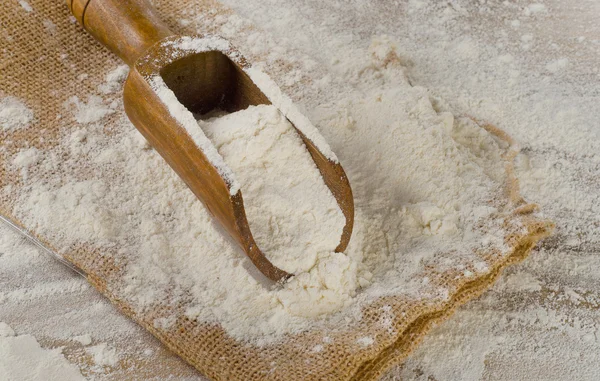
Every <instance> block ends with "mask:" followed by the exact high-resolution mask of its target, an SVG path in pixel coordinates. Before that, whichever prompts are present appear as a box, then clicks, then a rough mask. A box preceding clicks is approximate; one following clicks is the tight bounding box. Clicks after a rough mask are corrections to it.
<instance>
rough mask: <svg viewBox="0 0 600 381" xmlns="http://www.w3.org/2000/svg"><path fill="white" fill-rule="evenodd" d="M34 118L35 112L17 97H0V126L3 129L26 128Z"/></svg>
mask: <svg viewBox="0 0 600 381" xmlns="http://www.w3.org/2000/svg"><path fill="white" fill-rule="evenodd" d="M32 120H33V112H32V111H31V110H30V109H29V108H28V107H27V106H26V105H25V104H24V103H23V102H21V101H20V100H18V99H17V98H15V97H4V98H1V99H0V127H2V129H3V130H9V131H10V130H18V129H21V128H25V127H27V126H28V125H29V123H31V121H32Z"/></svg>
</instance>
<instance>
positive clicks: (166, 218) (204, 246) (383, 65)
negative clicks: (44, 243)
mask: <svg viewBox="0 0 600 381" xmlns="http://www.w3.org/2000/svg"><path fill="white" fill-rule="evenodd" d="M354 56H355V57H357V58H356V59H355V60H352V61H351V64H350V65H348V66H345V67H344V68H343V70H344V72H345V73H344V77H345V78H346V79H347V80H348V83H350V84H351V85H352V86H353V87H351V88H348V89H347V91H346V92H344V94H343V95H344V96H343V97H341V96H339V97H335V98H332V99H331V100H330V102H329V103H322V104H321V105H319V106H318V107H316V108H315V109H314V110H312V120H313V122H315V124H316V125H317V126H319V127H320V128H321V130H322V131H327V132H328V134H329V135H330V136H329V139H328V140H329V141H330V142H333V143H334V147H333V148H334V150H336V153H337V154H338V156H339V157H340V160H341V162H342V164H343V166H344V168H345V170H346V172H347V173H348V176H349V179H350V182H351V184H352V187H353V191H354V195H355V206H356V217H355V228H354V233H353V236H352V239H351V241H350V245H349V247H348V249H347V250H346V252H345V253H334V252H333V250H334V249H335V247H336V246H337V244H338V243H339V239H340V236H341V229H342V227H343V224H344V219H343V215H342V214H341V213H340V210H339V208H338V207H337V205H336V204H335V200H334V199H333V197H332V196H331V194H330V193H329V191H328V189H327V188H326V187H325V185H324V183H323V181H322V179H320V176H319V173H318V170H317V169H316V167H315V166H314V163H313V162H312V160H311V159H310V156H309V155H308V153H307V151H306V149H305V148H304V147H303V144H302V142H301V140H300V139H299V138H298V136H297V135H296V134H295V133H293V129H292V126H291V125H290V124H289V123H287V121H286V120H285V118H283V117H282V115H281V114H280V113H279V112H278V111H276V110H274V109H273V108H272V107H268V106H260V107H254V108H250V109H248V110H244V111H242V112H239V113H235V114H231V115H228V116H222V117H220V118H217V119H213V120H207V121H200V122H199V126H198V133H206V134H207V135H208V136H209V137H210V139H212V140H213V142H214V143H215V146H216V147H217V148H218V150H219V155H222V158H223V160H224V161H226V162H227V163H228V165H229V166H230V167H231V168H232V169H233V171H234V172H235V174H236V178H237V179H238V180H239V181H240V182H241V183H243V185H242V187H241V191H242V194H243V195H244V197H245V199H246V209H247V212H248V219H249V223H250V226H251V228H252V231H253V233H254V235H255V237H256V239H257V242H258V244H259V245H260V246H261V248H262V249H263V251H264V252H265V253H266V254H267V255H268V256H269V257H270V258H271V259H272V260H273V262H274V263H275V264H276V265H279V266H281V267H282V268H284V269H285V270H288V271H293V272H294V273H295V274H296V276H295V277H293V278H292V279H290V280H289V281H288V282H287V283H286V284H284V285H283V286H274V285H273V284H272V283H270V282H266V281H265V279H264V278H263V277H261V276H260V274H258V271H257V270H256V269H255V268H254V267H253V265H252V264H251V263H250V262H249V260H248V259H247V258H246V257H245V255H244V254H243V253H242V252H241V250H240V249H239V248H238V247H237V246H236V245H235V244H233V243H232V241H231V240H230V238H229V237H227V236H225V235H223V233H222V231H221V230H220V229H219V228H218V226H217V225H216V224H215V223H214V221H213V219H212V218H211V216H210V215H209V213H208V212H207V211H206V210H205V209H204V208H203V206H202V204H201V203H200V202H198V200H196V198H195V197H194V195H193V194H192V193H191V192H190V191H189V190H188V189H187V188H186V187H185V185H184V184H183V183H182V181H181V180H180V179H179V178H178V177H177V175H176V174H175V173H174V172H173V171H172V170H171V169H170V167H168V165H166V163H165V162H164V161H163V160H162V158H161V157H160V156H159V155H158V154H157V153H156V152H154V151H153V150H152V149H151V148H150V147H149V145H148V144H147V143H146V142H145V140H144V139H143V138H142V137H141V135H140V134H139V133H138V132H137V131H136V130H135V128H134V127H133V126H132V125H131V124H130V123H129V121H128V120H127V119H126V117H125V116H124V115H123V114H122V113H121V114H120V115H121V116H120V118H121V119H120V124H119V128H117V129H115V130H114V131H112V132H111V134H106V133H104V132H103V120H104V118H105V117H106V116H103V112H101V111H102V110H107V109H109V110H111V111H110V113H104V114H105V115H109V114H112V115H113V116H112V117H113V118H114V115H115V114H116V113H117V112H119V111H120V110H121V109H122V104H121V103H120V99H119V97H118V93H116V92H112V93H111V92H110V91H108V92H107V91H105V90H106V89H109V90H110V89H114V88H118V86H113V85H111V84H102V85H101V86H100V88H99V93H102V94H104V95H103V97H102V99H101V100H98V99H94V100H93V101H90V102H87V103H84V102H73V101H69V102H67V103H66V104H65V108H66V109H67V113H70V114H71V115H72V119H71V120H72V123H73V124H74V126H73V128H70V129H67V130H65V131H68V132H66V134H65V135H64V136H63V137H62V141H61V144H59V145H58V146H56V147H55V148H54V149H52V150H49V151H45V152H43V153H42V152H39V153H38V154H36V155H33V156H35V160H33V159H32V160H21V159H19V158H22V157H29V156H32V155H29V154H27V155H25V154H24V153H17V156H15V160H13V163H12V166H13V170H14V171H16V172H18V173H20V174H23V173H27V175H28V176H29V177H28V180H27V181H28V182H31V183H32V184H36V185H35V186H32V187H28V188H26V189H25V191H24V192H23V193H22V194H20V195H19V200H18V203H17V207H16V209H15V213H16V215H17V216H18V217H19V218H21V219H22V220H23V222H24V223H25V224H26V225H27V226H29V227H31V228H32V229H34V230H36V231H37V232H39V233H40V234H42V235H44V236H46V237H48V239H50V240H52V241H53V242H60V243H61V244H62V245H64V247H65V248H67V247H69V246H70V245H75V244H77V243H79V242H90V239H91V238H93V242H94V243H95V245H97V246H98V247H99V248H100V250H101V252H103V255H106V256H114V255H116V254H115V253H118V256H124V257H125V258H127V266H126V268H125V272H126V273H125V276H124V277H123V278H121V279H120V280H119V281H118V282H114V283H111V286H110V287H112V288H113V292H116V293H118V294H119V295H121V296H123V297H125V298H126V299H127V300H128V302H129V303H131V304H132V305H133V306H134V307H135V308H136V309H138V310H139V311H144V310H146V309H150V308H152V307H153V306H154V305H155V303H158V302H161V303H173V304H178V303H180V302H182V301H185V302H186V305H187V306H188V308H187V311H186V314H187V316H188V317H189V318H192V319H197V320H198V321H201V322H212V323H218V324H220V325H221V326H222V327H223V328H224V329H225V330H226V332H227V333H228V334H230V335H232V336H233V337H235V338H237V339H240V340H247V341H251V342H254V343H255V344H263V343H270V342H274V341H276V340H279V339H280V338H281V337H282V335H285V334H287V333H293V332H300V331H304V330H307V329H310V328H311V327H315V325H327V324H334V325H336V326H343V325H345V324H353V322H355V321H356V320H357V319H360V309H361V307H362V306H363V305H365V304H368V303H369V302H371V301H372V300H374V299H377V298H379V297H381V296H383V295H401V296H403V297H405V298H408V299H416V300H420V299H422V298H429V299H434V300H438V301H443V300H447V298H448V295H449V292H450V291H449V290H448V289H446V288H445V287H444V286H443V285H440V284H439V283H437V282H429V279H428V278H426V277H424V275H423V274H424V272H425V271H426V268H431V267H435V268H437V269H438V270H439V271H454V272H458V274H460V275H459V276H460V277H465V278H470V277H474V276H476V275H480V274H485V273H486V272H487V271H489V269H488V266H487V264H486V262H485V261H484V260H483V259H482V258H480V257H479V254H477V253H478V252H479V250H478V249H485V250H495V251H496V252H497V253H498V254H499V255H505V254H507V253H508V248H507V247H505V245H504V236H505V234H506V232H505V231H504V230H503V227H502V226H501V223H500V222H496V221H497V218H495V216H496V215H497V214H498V213H502V210H501V209H499V206H500V204H499V203H498V202H497V201H498V200H501V199H504V197H505V194H504V184H505V180H506V177H505V169H504V164H505V163H504V160H503V159H502V156H503V155H504V154H506V152H508V150H510V149H513V148H512V147H510V146H509V145H508V144H507V143H506V142H504V141H502V140H501V139H498V138H497V137H495V136H493V135H491V134H489V133H488V132H487V131H486V130H484V129H482V128H481V127H480V126H478V125H477V124H476V123H475V122H473V121H472V120H471V119H469V118H467V117H455V116H454V115H453V114H451V113H450V112H449V111H447V107H446V106H445V104H444V102H443V101H441V100H440V99H436V98H434V97H432V96H430V95H429V93H428V92H427V90H426V89H425V88H420V87H414V86H412V85H411V84H410V83H409V81H408V79H407V77H406V74H405V72H406V67H405V63H404V62H403V61H402V59H401V58H400V57H399V55H398V53H397V51H396V47H395V45H394V44H393V43H391V42H390V41H389V40H387V39H386V38H375V39H373V41H372V43H371V46H370V47H366V48H363V50H362V51H360V50H359V51H356V52H355V54H354ZM115 73H120V74H121V75H112V76H107V82H114V81H122V80H123V76H124V74H125V71H123V70H121V68H117V69H116V70H115ZM109 77H110V79H109ZM82 115H94V118H83V117H82ZM98 118H99V119H98ZM19 155H20V156H19ZM82 163H85V165H86V166H87V167H88V168H89V169H90V175H89V176H87V177H86V176H81V173H80V171H79V170H78V168H80V167H81V165H82ZM34 169H35V170H34ZM56 169H58V170H60V171H61V172H62V173H72V174H73V175H72V176H71V177H69V176H66V177H63V178H56V177H52V176H50V177H43V176H42V175H41V174H43V172H44V171H45V170H48V171H51V170H56ZM4 191H8V190H4ZM305 233H306V234H305ZM465 263H469V264H471V265H469V266H465ZM174 321H175V319H174V317H169V316H167V317H161V318H158V319H156V321H155V325H156V326H159V327H162V328H169V327H171V326H172V324H173V323H174ZM373 340H374V339H373V338H365V340H362V341H361V342H360V343H358V344H359V345H361V346H368V345H371V344H373V342H374V341H373Z"/></svg>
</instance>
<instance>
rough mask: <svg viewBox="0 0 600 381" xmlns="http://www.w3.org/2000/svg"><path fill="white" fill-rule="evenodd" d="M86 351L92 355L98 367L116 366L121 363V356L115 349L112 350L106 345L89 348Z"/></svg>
mask: <svg viewBox="0 0 600 381" xmlns="http://www.w3.org/2000/svg"><path fill="white" fill-rule="evenodd" d="M86 351H87V352H88V353H89V354H90V355H92V359H93V360H94V363H95V364H96V365H97V366H115V365H117V363H118V362H119V355H118V354H117V352H116V351H115V349H114V348H110V347H109V346H108V345H107V344H106V343H102V344H98V345H94V346H93V347H88V348H86Z"/></svg>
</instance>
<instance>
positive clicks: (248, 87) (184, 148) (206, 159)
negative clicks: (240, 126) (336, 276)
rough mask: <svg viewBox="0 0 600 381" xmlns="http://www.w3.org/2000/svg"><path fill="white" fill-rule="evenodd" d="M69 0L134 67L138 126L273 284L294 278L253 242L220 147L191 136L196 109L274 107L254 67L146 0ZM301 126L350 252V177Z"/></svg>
mask: <svg viewBox="0 0 600 381" xmlns="http://www.w3.org/2000/svg"><path fill="white" fill-rule="evenodd" d="M67 5H68V6H69V9H70V10H71V12H72V13H73V15H74V16H75V18H76V19H77V20H78V21H79V23H81V25H83V27H84V28H85V29H86V30H87V31H88V32H89V33H90V34H92V35H93V36H94V37H95V38H96V39H97V40H98V41H100V42H101V43H102V44H104V45H105V46H106V47H108V48H109V49H110V50H112V51H113V52H114V53H115V54H117V55H118V56H119V57H121V59H123V61H125V62H126V63H127V64H128V65H129V66H130V68H131V70H130V72H129V76H128V78H127V80H126V82H125V88H124V93H123V103H124V106H125V111H126V113H127V116H128V117H129V119H130V120H131V122H132V123H133V124H134V125H135V127H136V128H137V129H138V130H139V131H140V132H141V133H142V134H143V135H144V137H145V138H146V139H147V140H148V141H149V142H150V144H151V145H152V146H153V147H154V148H155V149H156V150H157V151H158V152H159V153H160V155H161V156H162V157H163V158H164V159H165V160H166V161H167V163H169V165H170V166H171V168H173V169H174V170H175V172H177V174H178V175H179V176H180V177H181V178H182V179H183V181H185V183H186V184H187V185H188V187H189V188H190V189H191V190H192V191H193V192H194V194H195V195H196V197H198V198H199V199H200V200H201V201H202V202H203V203H204V205H205V206H206V208H207V209H208V210H209V212H210V213H211V214H212V215H213V216H214V217H216V218H217V220H218V221H219V222H220V223H221V225H222V226H223V227H224V228H225V230H226V231H227V232H228V233H229V234H230V235H231V236H232V237H233V238H234V239H235V241H236V242H237V243H238V244H239V245H240V246H241V247H242V249H243V250H244V252H245V253H246V254H247V255H248V257H250V259H251V260H252V263H254V265H255V266H256V267H257V268H258V269H259V270H260V271H261V272H262V273H263V274H264V275H265V276H267V277H268V278H270V279H272V280H274V281H280V280H284V279H286V278H288V277H289V276H290V274H288V273H287V272H285V271H283V270H281V269H279V268H277V267H275V266H274V265H273V264H272V263H271V262H270V261H269V260H268V259H267V258H266V257H265V256H264V254H263V253H262V252H261V250H260V249H259V248H258V247H257V245H256V242H254V238H253V237H252V233H251V232H250V227H249V226H248V221H247V219H246V213H245V211H244V202H243V199H242V193H241V191H239V190H238V189H237V185H236V184H235V180H234V177H232V176H231V175H232V174H231V173H229V172H230V170H229V168H228V167H227V166H226V165H225V164H224V162H222V158H221V156H220V155H219V154H218V153H217V151H216V148H215V147H214V146H213V145H212V144H211V143H210V141H208V139H207V138H206V137H205V136H204V135H203V134H202V133H200V134H199V135H198V134H194V133H190V131H191V129H193V128H196V129H199V128H200V127H198V125H197V124H195V123H196V122H195V119H194V118H193V114H192V113H200V114H204V113H207V112H209V111H211V110H213V109H215V108H219V109H224V110H226V111H228V112H235V111H239V110H243V109H245V108H247V107H248V106H250V105H259V104H271V100H270V99H269V97H267V96H266V95H265V94H264V93H263V91H261V89H260V88H259V86H257V85H256V84H255V83H254V82H253V81H252V79H251V78H250V76H249V75H248V72H250V64H249V63H248V62H247V61H246V60H245V59H244V57H242V56H241V54H240V53H239V52H238V51H236V50H235V49H233V48H232V47H231V46H230V45H229V43H228V42H227V41H226V40H224V39H222V38H220V37H217V36H194V37H183V36H178V35H175V34H174V33H173V32H171V31H170V30H169V28H168V27H167V26H166V25H165V24H164V23H163V22H162V21H161V20H160V19H159V18H158V17H157V15H156V13H155V11H154V10H153V8H152V7H151V6H150V4H149V3H148V2H147V0H67ZM263 76H264V75H263ZM267 78H268V77H267ZM263 88H264V86H263ZM169 89H170V91H169ZM269 89H270V90H273V86H270V87H269ZM275 90H276V91H279V90H278V89H277V88H276V89H275ZM276 106H277V105H276ZM287 106H289V104H288V105H287ZM287 106H286V107H287ZM278 107H279V106H278ZM279 108H280V110H282V108H281V107H279ZM294 110H295V111H296V112H297V110H296V109H295V108H294ZM288 111H289V110H288ZM282 112H284V111H283V110H282ZM284 114H286V113H285V112H284ZM286 116H287V117H288V119H294V118H292V117H291V115H290V114H289V113H288V114H286ZM190 118H191V119H190ZM296 119H298V120H300V119H302V120H303V121H307V119H306V118H304V117H301V118H296ZM194 124H195V126H194ZM292 124H294V123H293V122H292ZM295 127H296V130H297V131H298V133H299V134H300V136H301V138H302V140H303V141H304V144H305V145H306V148H307V149H308V151H309V152H310V154H311V156H312V158H313V160H314V162H315V164H316V165H317V167H318V168H319V171H320V172H321V175H322V176H323V179H324V181H325V184H327V186H328V187H329V189H330V190H331V192H332V193H333V195H334V197H335V198H336V200H337V202H338V205H339V206H340V208H341V210H342V212H343V213H344V216H345V217H346V225H345V227H344V230H343V233H342V237H341V240H340V244H339V245H338V247H337V248H336V251H343V250H345V249H346V246H347V245H348V241H349V240H350V235H351V233H352V226H353V223H354V200H353V198H352V190H351V189H350V184H349V183H348V178H347V177H346V174H345V173H344V170H343V169H342V167H341V166H340V164H339V163H338V162H337V159H336V158H335V155H333V154H330V155H329V157H328V156H327V155H325V154H323V153H322V152H321V151H320V150H319V149H318V148H317V146H316V144H315V143H314V141H315V137H314V136H313V135H314V132H315V131H314V130H311V131H309V132H310V134H307V130H301V129H299V128H298V124H297V123H296V124H295ZM311 127H312V126H311ZM307 135H310V136H309V137H310V138H311V139H312V140H311V139H309V137H307ZM317 135H318V134H317ZM317 138H320V139H322V137H321V136H320V135H319V136H318V137H317ZM207 142H208V143H207ZM207 144H208V145H207ZM331 155H333V158H332V157H331ZM228 171H229V172H228Z"/></svg>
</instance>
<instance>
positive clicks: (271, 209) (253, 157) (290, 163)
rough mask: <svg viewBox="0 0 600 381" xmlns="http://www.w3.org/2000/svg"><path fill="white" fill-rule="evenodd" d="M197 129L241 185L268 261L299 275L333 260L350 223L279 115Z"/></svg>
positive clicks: (264, 110) (250, 115)
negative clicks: (324, 261) (324, 260)
mask: <svg viewBox="0 0 600 381" xmlns="http://www.w3.org/2000/svg"><path fill="white" fill-rule="evenodd" d="M199 125H200V127H201V128H202V130H203V131H204V133H205V134H206V135H207V136H208V138H209V139H210V140H211V141H212V143H213V144H214V145H215V146H216V147H217V150H218V151H219V153H220V154H221V156H223V158H224V159H225V163H226V164H227V165H228V166H229V167H230V168H231V169H232V170H233V171H234V173H235V174H236V177H237V178H238V180H239V181H240V183H241V186H242V188H241V189H242V195H243V197H244V204H245V209H246V214H247V217H248V221H249V224H250V229H251V230H252V233H253V235H254V239H255V240H256V242H257V244H258V247H259V248H261V250H262V251H263V253H264V254H265V255H266V256H267V258H269V259H270V260H271V261H272V262H273V263H274V264H275V265H276V266H278V267H280V268H281V269H283V270H285V271H287V272H290V273H301V272H305V271H309V270H310V269H311V268H313V267H314V266H315V265H316V264H317V262H318V261H320V259H323V258H324V257H325V256H327V257H331V253H332V252H333V251H334V250H335V248H336V247H337V245H338V244H339V243H340V238H341V236H342V230H343V228H344V225H345V223H346V219H345V218H344V215H343V214H342V211H341V210H340V208H339V207H338V205H337V202H336V200H335V198H334V197H333V194H331V191H330V190H329V188H327V186H326V185H325V183H324V182H323V179H322V178H321V174H320V173H319V170H318V169H317V166H316V165H315V163H314V162H313V159H312V157H311V156H310V154H309V153H308V151H307V150H306V147H305V146H304V143H303V142H302V139H301V138H300V136H298V134H297V133H296V130H295V129H294V127H293V126H292V125H291V124H290V123H289V122H288V120H287V119H286V118H285V117H284V116H283V115H282V114H281V113H280V112H279V110H278V109H277V108H275V106H264V105H263V106H251V107H249V108H248V109H246V110H243V111H238V112H236V113H233V114H229V115H225V116H221V117H218V118H213V119H209V120H207V121H202V120H201V121H200V122H199ZM333 257H335V255H334V256H333ZM342 257H345V256H342ZM354 267H356V266H354ZM325 283H327V282H325ZM334 289H335V288H334Z"/></svg>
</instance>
